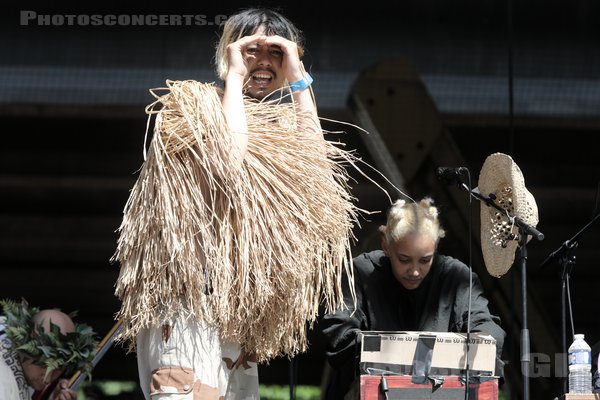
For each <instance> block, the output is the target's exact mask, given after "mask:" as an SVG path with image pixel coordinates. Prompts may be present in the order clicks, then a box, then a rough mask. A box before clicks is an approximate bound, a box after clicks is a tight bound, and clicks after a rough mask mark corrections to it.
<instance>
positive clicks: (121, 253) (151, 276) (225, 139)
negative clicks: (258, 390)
mask: <svg viewBox="0 0 600 400" xmlns="http://www.w3.org/2000/svg"><path fill="white" fill-rule="evenodd" d="M167 86H168V87H167V88H164V89H160V90H166V93H165V94H163V95H159V94H158V90H153V91H151V92H152V93H153V94H154V95H155V97H156V98H157V101H156V102H154V103H152V104H151V105H150V106H148V108H147V113H148V114H150V118H152V116H155V117H156V118H155V126H154V135H153V138H152V141H151V143H150V146H149V149H148V153H147V155H146V157H145V162H144V164H143V166H142V168H141V171H140V174H139V177H138V179H137V182H136V183H135V186H134V187H133V189H132V191H131V194H130V198H129V200H128V202H127V205H126V207H125V210H124V218H123V221H122V224H121V226H120V228H119V233H120V236H119V240H118V247H117V251H116V253H115V256H114V259H115V260H117V261H118V262H119V263H120V268H121V270H120V275H119V278H118V281H117V285H116V294H117V296H118V297H119V298H120V299H121V301H122V306H121V309H120V311H119V313H118V315H117V317H118V318H119V319H121V320H122V321H123V322H124V331H123V333H122V336H121V340H124V341H129V342H130V343H131V344H133V343H135V338H136V335H137V334H138V332H139V331H140V330H141V329H144V328H147V327H149V326H160V325H162V324H166V323H169V321H170V319H171V318H173V317H174V316H177V317H178V318H184V319H186V320H188V319H191V320H199V321H203V322H204V323H206V324H207V325H209V326H212V327H216V328H217V329H218V331H219V333H220V335H221V338H223V339H224V340H230V341H235V342H238V343H241V344H242V345H243V347H244V349H245V350H246V351H248V352H251V353H253V354H254V355H255V356H256V360H257V361H258V362H264V361H268V360H269V359H271V358H273V357H276V356H280V355H286V356H293V355H294V354H296V353H298V352H302V351H305V349H306V348H307V338H306V328H307V323H308V324H309V325H310V324H312V323H313V322H314V321H315V319H316V317H317V314H318V312H319V311H321V309H320V307H323V310H325V311H327V312H330V311H333V310H334V309H336V308H338V307H339V306H341V305H342V304H343V296H342V291H341V276H342V272H343V271H344V270H348V272H350V273H351V270H349V268H348V266H349V260H350V257H349V248H350V242H351V239H352V228H353V226H354V222H355V221H356V217H357V214H358V213H359V211H360V210H358V209H357V208H356V207H355V205H354V204H353V198H352V197H351V195H350V194H349V191H348V186H347V181H348V175H347V171H346V167H347V166H349V165H352V164H353V163H354V162H355V161H356V159H355V156H354V155H353V154H352V153H351V152H349V151H346V150H344V149H343V148H342V147H341V145H340V144H339V143H334V142H332V141H328V140H325V138H324V137H323V132H322V131H321V128H320V127H318V126H315V125H316V124H315V121H314V120H313V119H312V118H311V117H310V116H304V115H302V114H300V113H298V112H297V110H296V109H295V105H294V103H293V102H292V101H288V102H285V101H283V100H285V99H283V100H281V99H280V100H278V101H276V102H274V101H257V100H252V99H246V101H245V108H246V118H247V122H248V144H247V152H246V154H245V156H244V158H243V161H241V162H240V161H239V160H238V156H237V155H236V154H238V153H237V152H236V151H234V146H235V143H234V141H233V137H232V133H231V132H230V131H229V129H228V127H227V124H226V120H225V116H224V112H223V108H222V105H221V96H222V91H221V89H220V88H218V87H217V86H215V85H213V84H206V83H199V82H196V81H167ZM288 100H289V99H288ZM149 123H150V120H149Z"/></svg>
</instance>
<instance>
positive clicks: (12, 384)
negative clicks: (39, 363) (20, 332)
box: [0, 316, 34, 400]
mask: <svg viewBox="0 0 600 400" xmlns="http://www.w3.org/2000/svg"><path fill="white" fill-rule="evenodd" d="M5 320H6V317H4V316H0V400H31V396H32V395H33V393H34V390H33V388H32V387H30V386H29V384H28V383H27V380H26V379H25V375H24V373H23V369H22V368H21V364H20V363H19V361H18V360H17V358H16V356H15V355H14V354H13V353H12V352H11V351H10V348H11V347H12V343H11V342H10V340H9V339H8V337H6V334H5V333H4V329H5V325H4V322H5Z"/></svg>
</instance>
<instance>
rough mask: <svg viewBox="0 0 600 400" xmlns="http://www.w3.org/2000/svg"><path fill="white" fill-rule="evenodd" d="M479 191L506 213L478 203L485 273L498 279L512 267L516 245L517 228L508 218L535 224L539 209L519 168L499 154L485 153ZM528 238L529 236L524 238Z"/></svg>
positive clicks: (507, 157) (517, 243) (517, 238)
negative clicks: (488, 154) (526, 186)
mask: <svg viewBox="0 0 600 400" xmlns="http://www.w3.org/2000/svg"><path fill="white" fill-rule="evenodd" d="M479 193H480V194H481V195H482V196H485V197H487V196H490V197H491V198H492V199H495V200H494V201H495V203H496V204H497V205H498V206H499V207H501V208H503V209H505V210H506V211H507V212H508V216H507V215H506V214H505V213H503V212H501V211H499V210H497V209H496V208H494V207H492V206H488V205H486V204H485V203H483V202H482V203H481V250H482V251H483V259H484V261H485V266H486V268H487V270H488V272H489V273H490V274H491V275H492V276H495V277H497V278H499V277H501V276H502V275H504V274H505V273H506V272H507V271H508V270H509V269H510V267H511V266H512V264H513V262H514V259H515V252H516V250H517V247H518V245H519V240H520V235H519V227H518V226H517V225H516V224H515V223H514V222H513V221H511V220H509V216H510V217H518V218H519V219H521V220H522V221H523V222H525V223H526V224H528V225H531V226H533V227H535V226H536V225H537V223H538V209H537V204H536V203H535V199H534V198H533V195H532V194H531V193H529V191H528V190H527V189H526V188H525V179H524V178H523V174H522V173H521V169H520V168H519V167H518V166H517V164H515V162H514V161H513V159H512V158H511V157H510V156H508V155H506V154H502V153H494V154H492V155H490V156H488V157H487V158H486V160H485V162H484V163H483V166H482V168H481V172H480V173H479ZM529 240H531V236H530V237H528V238H527V241H529Z"/></svg>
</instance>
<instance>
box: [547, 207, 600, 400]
mask: <svg viewBox="0 0 600 400" xmlns="http://www.w3.org/2000/svg"><path fill="white" fill-rule="evenodd" d="M599 218H600V214H596V216H595V217H594V218H592V220H591V221H590V222H589V223H588V224H587V225H586V226H584V227H583V228H582V229H581V230H580V231H579V232H577V233H576V234H575V236H573V237H572V238H571V239H569V240H567V241H566V242H564V243H563V244H562V245H561V246H560V247H559V248H558V249H556V250H555V251H553V252H552V253H550V255H549V256H548V257H546V259H545V260H544V261H543V262H542V264H541V265H540V267H542V268H543V267H545V266H547V265H548V264H550V263H551V262H552V261H554V260H555V259H557V260H558V262H559V264H560V265H561V266H562V274H561V328H562V329H561V330H562V354H563V356H565V358H564V360H563V362H562V367H563V370H562V381H563V383H562V387H563V394H564V393H567V392H568V386H567V385H568V380H567V376H568V373H567V371H568V360H567V357H566V354H567V287H568V285H569V277H570V275H571V270H572V269H573V266H574V265H575V259H576V257H575V256H574V255H573V254H572V252H573V251H574V250H575V249H576V248H577V246H578V245H579V243H578V239H579V237H580V236H581V235H583V234H584V233H585V231H587V230H588V229H589V228H590V227H591V226H592V225H593V224H594V223H595V222H596V221H597V220H598V219H599ZM569 317H570V318H569V319H570V320H571V323H572V322H573V316H572V315H569ZM572 334H575V332H572Z"/></svg>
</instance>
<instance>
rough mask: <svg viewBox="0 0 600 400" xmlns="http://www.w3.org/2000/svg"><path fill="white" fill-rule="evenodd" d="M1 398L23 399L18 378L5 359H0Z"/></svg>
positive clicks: (5, 399) (10, 399)
mask: <svg viewBox="0 0 600 400" xmlns="http://www.w3.org/2000/svg"><path fill="white" fill-rule="evenodd" d="M0 399H2V400H21V397H20V396H19V387H18V386H17V380H16V379H15V376H14V375H13V373H12V371H11V369H10V368H9V367H8V365H6V363H5V362H4V360H0Z"/></svg>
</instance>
